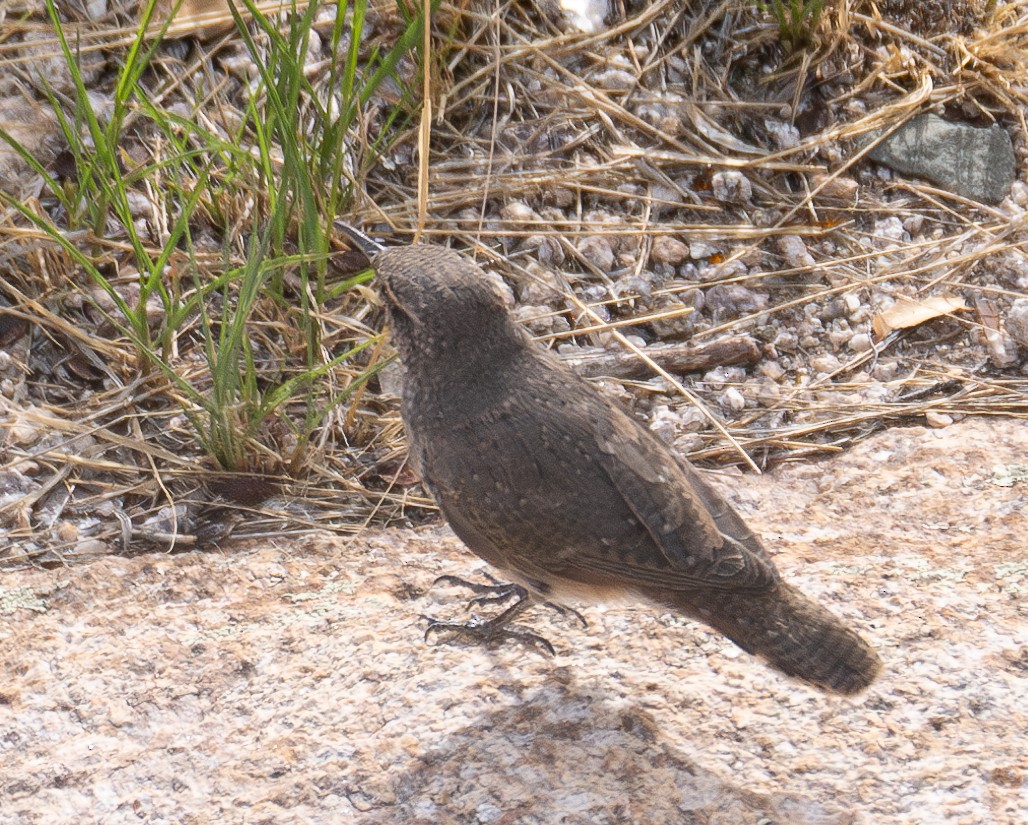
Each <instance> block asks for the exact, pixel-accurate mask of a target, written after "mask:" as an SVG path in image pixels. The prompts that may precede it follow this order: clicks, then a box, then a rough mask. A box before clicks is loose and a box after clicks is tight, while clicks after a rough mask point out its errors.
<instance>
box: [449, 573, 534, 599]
mask: <svg viewBox="0 0 1028 825" xmlns="http://www.w3.org/2000/svg"><path fill="white" fill-rule="evenodd" d="M483 575H484V576H485V577H486V578H487V579H489V582H490V583H489V584H483V583H482V582H473V581H469V580H468V579H462V578H461V577H460V576H440V577H439V578H438V579H436V580H435V581H434V582H432V584H433V585H436V584H453V585H456V586H457V587H465V588H467V589H468V590H470V591H471V592H472V593H477V594H478V595H477V596H475V597H474V598H473V599H471V600H470V601H469V602H468V607H476V606H478V607H481V606H482V605H486V604H497V603H498V602H505V601H507V599H509V598H511V597H512V596H516V597H517V599H518V601H521V600H523V599H526V598H528V591H527V590H525V588H523V587H522V586H521V585H520V584H514V582H501V581H500V580H499V579H497V578H496V577H495V576H492V575H490V574H489V573H488V572H486V573H484V574H483Z"/></svg>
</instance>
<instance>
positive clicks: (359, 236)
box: [332, 221, 385, 263]
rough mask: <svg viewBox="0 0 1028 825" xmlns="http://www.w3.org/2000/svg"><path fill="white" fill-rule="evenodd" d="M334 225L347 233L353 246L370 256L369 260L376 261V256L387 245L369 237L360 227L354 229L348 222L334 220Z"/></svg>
mask: <svg viewBox="0 0 1028 825" xmlns="http://www.w3.org/2000/svg"><path fill="white" fill-rule="evenodd" d="M332 226H334V227H335V228H336V229H338V230H339V231H340V232H342V233H343V234H344V235H346V237H347V240H349V241H350V244H351V245H352V246H356V247H357V248H358V249H359V250H360V251H361V252H363V253H364V254H365V255H367V256H368V260H369V261H371V262H372V263H374V260H375V256H376V255H378V253H379V252H384V251H385V247H384V246H383V245H382V244H380V243H379V242H378V241H376V240H374V239H373V238H370V237H368V236H367V235H365V234H364V233H363V232H361V231H360V230H359V229H354V228H353V227H352V226H350V225H349V224H348V223H343V222H342V221H333V222H332Z"/></svg>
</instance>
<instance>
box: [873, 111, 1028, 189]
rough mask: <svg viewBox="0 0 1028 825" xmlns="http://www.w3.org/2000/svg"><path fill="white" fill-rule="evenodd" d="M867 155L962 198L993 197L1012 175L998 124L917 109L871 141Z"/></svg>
mask: <svg viewBox="0 0 1028 825" xmlns="http://www.w3.org/2000/svg"><path fill="white" fill-rule="evenodd" d="M868 154H869V157H871V158H872V159H873V160H876V161H878V162H879V163H882V164H884V165H885V166H888V167H889V168H890V169H894V170H895V171H897V172H902V173H903V174H905V175H915V176H917V177H920V178H924V179H925V180H928V181H931V182H932V183H934V184H936V185H938V186H940V187H942V188H943V189H946V190H948V191H950V192H954V193H956V194H958V195H963V196H964V197H967V198H973V199H974V200H980V201H983V202H985V203H998V202H999V201H1001V200H1002V199H1003V197H1004V196H1005V195H1006V193H1007V192H1008V191H1009V190H1010V186H1011V184H1012V183H1013V182H1014V176H1015V170H1016V167H1015V160H1014V147H1013V144H1012V143H1011V141H1010V135H1009V134H1007V132H1006V130H1005V129H1003V128H1002V127H1001V126H998V125H993V126H990V127H989V128H987V129H980V128H977V127H975V126H968V125H967V124H966V123H952V122H950V121H947V120H944V119H943V118H941V117H939V116H938V115H931V114H926V115H919V116H918V117H915V118H912V119H911V120H909V121H908V122H907V123H905V124H903V125H902V126H900V127H899V128H898V129H897V130H896V131H895V132H893V133H892V134H891V135H889V137H887V138H885V140H883V141H882V142H881V143H879V144H878V145H877V146H875V148H874V149H872V150H871V151H870V152H869V153H868Z"/></svg>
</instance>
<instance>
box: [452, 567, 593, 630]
mask: <svg viewBox="0 0 1028 825" xmlns="http://www.w3.org/2000/svg"><path fill="white" fill-rule="evenodd" d="M482 575H483V576H485V577H486V578H487V579H489V584H483V583H482V582H473V581H469V580H468V579H462V578H461V577H460V576H440V577H439V578H437V579H436V580H435V581H434V582H432V584H433V585H436V584H453V585H456V586H457V587H466V588H467V589H468V590H470V591H471V592H472V593H477V594H478V595H477V596H475V597H474V598H473V599H471V600H469V601H468V607H469V608H471V607H481V606H483V605H487V604H497V603H499V602H505V601H507V599H509V598H511V597H512V596H514V597H517V599H518V601H519V602H521V601H525V600H526V599H530V598H532V597H531V595H530V594H529V592H528V590H527V589H526V588H524V587H522V586H521V585H520V584H515V583H514V582H501V581H500V580H499V579H497V578H496V577H495V576H494V575H492V574H491V573H490V572H489V571H488V570H486V571H483V572H482ZM539 604H542V606H543V607H548V608H549V609H550V610H553V611H555V612H556V613H559V614H560V615H561V616H564V617H567V616H569V615H571V616H574V617H575V618H576V619H578V621H580V622H581V623H582V627H588V626H589V622H587V621H586V620H585V616H583V615H582V614H581V613H579V612H578V611H577V610H575V609H574V608H573V607H567V606H565V605H562V604H557V603H556V602H539Z"/></svg>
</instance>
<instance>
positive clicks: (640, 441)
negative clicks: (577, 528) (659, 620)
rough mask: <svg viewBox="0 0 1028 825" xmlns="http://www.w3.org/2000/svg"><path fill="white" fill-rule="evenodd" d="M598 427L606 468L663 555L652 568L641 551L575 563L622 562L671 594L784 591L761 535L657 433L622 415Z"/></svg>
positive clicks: (626, 573) (627, 573)
mask: <svg viewBox="0 0 1028 825" xmlns="http://www.w3.org/2000/svg"><path fill="white" fill-rule="evenodd" d="M595 427H596V429H595V432H596V438H597V446H598V447H599V452H598V455H599V460H600V462H601V464H602V466H603V469H604V471H605V473H606V474H607V476H608V477H609V479H610V481H611V483H612V484H613V485H614V487H615V488H616V489H617V491H618V492H619V493H620V495H621V497H622V498H623V499H624V501H625V503H626V504H627V505H628V507H629V509H630V510H631V511H632V513H634V515H635V517H636V518H637V519H638V520H639V522H640V523H641V524H642V526H643V527H644V528H645V529H646V531H647V532H648V533H649V536H650V538H651V539H652V541H653V544H654V545H655V546H656V547H657V549H658V550H659V551H660V558H658V559H654V560H653V563H650V561H649V560H648V559H645V558H640V557H639V556H638V555H637V554H633V555H634V557H633V556H629V557H625V556H623V555H622V556H620V557H615V558H607V557H606V556H605V554H600V553H598V554H595V556H594V557H591V558H580V559H576V560H574V561H573V562H572V563H573V564H574V563H578V562H582V563H587V564H589V565H593V566H600V567H601V568H602V567H605V566H611V565H613V564H616V565H617V572H618V575H620V576H623V577H626V578H629V579H634V580H636V581H637V582H638V583H639V584H641V585H645V586H656V587H662V588H666V589H689V588H695V587H703V588H713V589H725V590H752V591H761V590H766V589H769V588H772V587H775V586H777V584H778V581H779V577H778V571H777V570H776V569H775V566H774V563H773V562H772V561H771V558H770V557H769V556H768V555H767V553H766V551H765V550H764V548H763V547H761V545H760V542H759V541H758V540H757V538H756V536H754V535H753V533H752V532H750V530H749V529H748V528H747V527H746V525H745V524H744V523H743V521H742V519H741V518H740V517H739V516H738V514H736V512H735V511H734V510H733V509H732V508H731V506H730V505H729V504H728V502H726V501H725V500H724V499H723V498H722V497H721V496H720V495H719V494H718V493H717V492H715V491H714V490H713V489H712V488H711V487H709V486H708V485H707V484H706V483H705V482H703V480H702V479H700V477H699V474H698V473H696V472H695V471H694V470H692V469H691V468H689V467H688V465H686V464H684V462H683V463H679V462H678V461H677V460H676V459H675V458H674V456H673V455H671V454H670V453H669V452H668V450H667V449H666V448H665V447H664V446H663V445H662V444H661V443H660V442H659V441H658V440H657V438H656V436H654V435H653V434H652V433H650V432H648V431H647V430H645V429H643V428H642V427H641V426H639V425H638V424H637V423H636V422H635V421H632V420H631V419H630V418H628V416H626V415H624V414H623V413H621V412H620V411H614V415H613V416H611V417H607V416H603V417H602V418H601V419H600V420H598V421H596V422H595ZM592 555H593V554H589V556H592Z"/></svg>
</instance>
